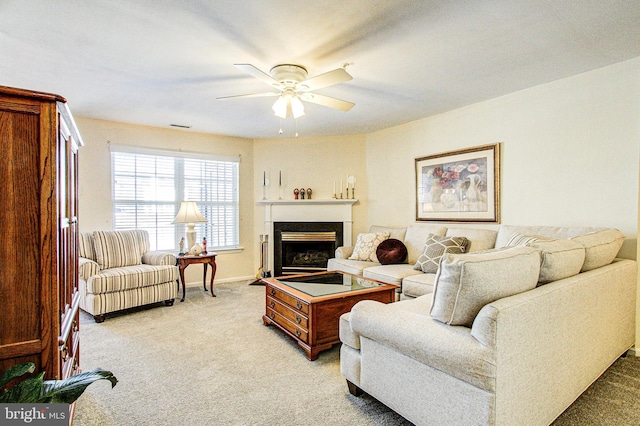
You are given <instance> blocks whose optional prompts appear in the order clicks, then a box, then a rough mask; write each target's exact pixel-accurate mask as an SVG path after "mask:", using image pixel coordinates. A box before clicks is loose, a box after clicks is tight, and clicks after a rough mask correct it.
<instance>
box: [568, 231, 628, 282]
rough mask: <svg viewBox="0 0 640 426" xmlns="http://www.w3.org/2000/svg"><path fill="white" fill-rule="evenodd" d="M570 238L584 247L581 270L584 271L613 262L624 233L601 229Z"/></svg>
mask: <svg viewBox="0 0 640 426" xmlns="http://www.w3.org/2000/svg"><path fill="white" fill-rule="evenodd" d="M571 240H572V241H575V242H577V243H580V244H582V245H583V246H584V248H585V260H584V264H583V265H582V270H581V271H582V272H585V271H590V270H592V269H596V268H600V267H602V266H604V265H608V264H610V263H611V262H613V259H615V258H616V256H617V255H618V252H619V251H620V247H622V243H623V242H624V234H623V233H622V232H620V231H618V230H617V229H602V230H599V231H595V232H590V233H588V234H584V235H580V236H577V237H573V238H571Z"/></svg>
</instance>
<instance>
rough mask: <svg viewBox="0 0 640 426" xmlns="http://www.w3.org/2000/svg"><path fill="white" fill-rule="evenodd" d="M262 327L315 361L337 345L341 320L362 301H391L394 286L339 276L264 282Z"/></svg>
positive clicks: (331, 274)
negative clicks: (295, 344) (288, 340)
mask: <svg viewBox="0 0 640 426" xmlns="http://www.w3.org/2000/svg"><path fill="white" fill-rule="evenodd" d="M262 282H264V283H265V287H266V313H265V315H263V317H262V321H263V322H264V325H265V326H266V325H270V324H273V325H275V326H276V327H278V328H279V329H281V330H282V331H284V332H285V333H286V334H288V335H289V336H291V337H293V338H294V339H295V340H296V341H297V342H298V345H299V346H300V347H301V348H302V349H304V351H305V352H306V354H307V358H308V359H309V360H310V361H314V360H316V359H317V358H318V353H319V352H321V351H324V350H327V349H329V348H331V346H333V345H334V344H336V343H340V337H339V333H338V331H339V322H340V316H341V315H342V314H344V313H345V312H349V311H350V310H351V308H352V307H353V305H355V304H356V303H358V302H359V301H361V300H376V301H378V302H382V303H391V302H393V301H394V298H395V292H396V289H397V286H395V285H391V284H385V283H382V282H379V281H374V280H370V279H367V278H364V277H359V276H357V275H351V274H347V273H342V272H320V273H316V274H305V275H291V276H284V277H278V278H264V279H263V280H262Z"/></svg>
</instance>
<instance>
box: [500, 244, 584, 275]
mask: <svg viewBox="0 0 640 426" xmlns="http://www.w3.org/2000/svg"><path fill="white" fill-rule="evenodd" d="M507 246H527V247H531V248H534V249H536V250H538V251H539V252H540V277H538V282H539V283H540V284H546V283H550V282H552V281H557V280H561V279H564V278H568V277H571V276H574V275H577V274H579V273H580V269H581V268H582V264H583V263H584V253H585V250H584V247H583V246H582V245H581V244H579V243H577V242H575V241H571V240H564V239H560V240H547V239H544V238H540V237H537V236H530V235H522V234H519V233H516V234H513V236H512V237H511V238H510V239H509V241H507Z"/></svg>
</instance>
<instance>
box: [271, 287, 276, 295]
mask: <svg viewBox="0 0 640 426" xmlns="http://www.w3.org/2000/svg"><path fill="white" fill-rule="evenodd" d="M271 295H272V296H275V295H276V290H275V289H273V288H272V289H271Z"/></svg>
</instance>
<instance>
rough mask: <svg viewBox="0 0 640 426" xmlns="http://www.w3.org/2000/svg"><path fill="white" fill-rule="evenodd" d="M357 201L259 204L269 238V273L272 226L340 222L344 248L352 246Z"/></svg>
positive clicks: (271, 251) (271, 262)
mask: <svg viewBox="0 0 640 426" xmlns="http://www.w3.org/2000/svg"><path fill="white" fill-rule="evenodd" d="M357 202H358V200H356V199H326V200H323V199H311V200H259V201H258V204H260V205H263V206H264V233H265V235H268V236H269V270H270V271H273V224H274V222H342V226H343V228H342V229H343V242H342V243H343V245H345V246H351V245H352V237H351V234H352V229H353V212H352V208H353V205H354V204H356V203H357Z"/></svg>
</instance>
